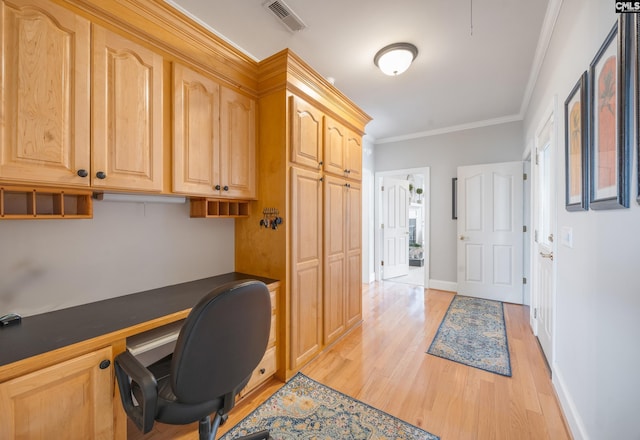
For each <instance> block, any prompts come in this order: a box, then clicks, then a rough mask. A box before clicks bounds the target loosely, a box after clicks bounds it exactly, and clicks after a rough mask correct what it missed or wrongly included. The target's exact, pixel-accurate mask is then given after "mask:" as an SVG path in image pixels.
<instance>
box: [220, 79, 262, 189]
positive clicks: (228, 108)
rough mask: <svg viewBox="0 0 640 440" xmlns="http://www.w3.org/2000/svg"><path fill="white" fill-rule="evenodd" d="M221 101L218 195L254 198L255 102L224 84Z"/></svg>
mask: <svg viewBox="0 0 640 440" xmlns="http://www.w3.org/2000/svg"><path fill="white" fill-rule="evenodd" d="M220 100H221V105H220V125H221V131H220V135H221V139H220V184H221V186H222V188H221V191H220V195H221V196H224V197H235V198H244V199H252V198H255V196H256V101H255V100H254V99H252V98H249V97H248V96H246V95H242V94H241V93H238V92H236V91H234V90H231V89H229V88H227V87H223V88H222V92H221V94H220Z"/></svg>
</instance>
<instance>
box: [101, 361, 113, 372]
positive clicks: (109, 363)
mask: <svg viewBox="0 0 640 440" xmlns="http://www.w3.org/2000/svg"><path fill="white" fill-rule="evenodd" d="M109 365H111V361H110V360H108V359H105V360H103V361H102V362H100V369H101V370H106V369H107V368H109Z"/></svg>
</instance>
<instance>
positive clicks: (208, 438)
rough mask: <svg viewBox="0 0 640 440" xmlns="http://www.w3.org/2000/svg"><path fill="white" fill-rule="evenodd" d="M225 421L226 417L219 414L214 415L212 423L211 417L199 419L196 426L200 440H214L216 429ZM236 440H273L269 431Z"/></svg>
mask: <svg viewBox="0 0 640 440" xmlns="http://www.w3.org/2000/svg"><path fill="white" fill-rule="evenodd" d="M226 421H227V415H226V414H225V415H224V416H222V415H220V413H219V412H217V413H216V416H215V417H214V418H213V422H211V416H207V417H205V418H203V419H200V422H199V424H198V434H199V437H200V440H215V438H216V433H217V432H218V428H219V427H220V425H222V424H223V423H224V422H226ZM236 440H273V438H271V435H269V430H268V429H265V430H264V431H259V432H254V433H253V434H249V435H245V436H244V437H238V438H236Z"/></svg>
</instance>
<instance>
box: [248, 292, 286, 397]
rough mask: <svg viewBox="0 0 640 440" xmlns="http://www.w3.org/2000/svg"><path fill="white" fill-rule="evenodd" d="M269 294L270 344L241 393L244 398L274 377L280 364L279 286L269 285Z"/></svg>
mask: <svg viewBox="0 0 640 440" xmlns="http://www.w3.org/2000/svg"><path fill="white" fill-rule="evenodd" d="M267 287H268V288H269V293H270V294H271V329H270V332H269V342H268V343H267V350H266V351H265V353H264V356H263V357H262V360H261V361H260V363H259V364H258V366H257V367H256V368H255V370H253V374H252V375H251V379H249V383H247V386H246V387H244V389H243V390H242V391H241V392H240V397H241V398H242V397H244V396H246V395H247V394H249V393H250V392H251V391H253V390H254V389H256V388H257V387H258V386H260V385H261V384H263V383H264V382H265V381H266V380H267V379H269V378H270V377H272V376H273V375H274V374H275V373H276V370H277V369H278V362H277V359H278V358H277V356H276V342H277V329H278V327H277V325H276V323H277V321H276V317H277V304H278V290H279V289H278V284H276V285H273V284H272V285H268V286H267Z"/></svg>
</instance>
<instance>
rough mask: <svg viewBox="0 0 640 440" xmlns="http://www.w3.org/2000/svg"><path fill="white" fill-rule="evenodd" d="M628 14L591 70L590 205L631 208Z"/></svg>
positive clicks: (614, 31)
mask: <svg viewBox="0 0 640 440" xmlns="http://www.w3.org/2000/svg"><path fill="white" fill-rule="evenodd" d="M627 15H628V14H620V15H619V18H618V21H617V22H616V24H615V25H614V27H613V29H611V32H609V35H608V36H607V38H606V40H605V42H604V44H603V45H602V47H601V48H600V50H598V53H597V54H596V56H595V58H594V59H593V61H592V62H591V64H590V66H589V168H590V173H589V174H590V175H589V183H590V191H589V204H590V207H591V209H616V208H628V207H629V174H630V173H629V162H630V160H629V156H630V154H629V152H630V148H629V141H630V139H631V132H630V128H631V125H630V124H629V111H628V102H629V101H628V100H629V74H630V68H629V61H630V57H629V55H630V53H629V50H630V46H631V45H630V44H629V42H630V38H629V30H628V21H629V20H628V19H627Z"/></svg>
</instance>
